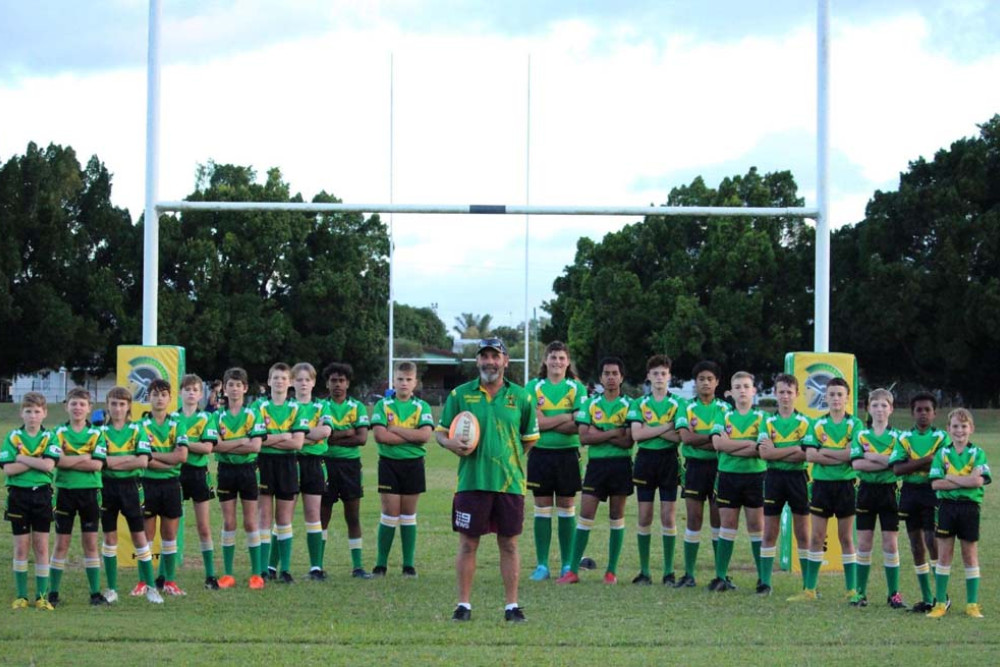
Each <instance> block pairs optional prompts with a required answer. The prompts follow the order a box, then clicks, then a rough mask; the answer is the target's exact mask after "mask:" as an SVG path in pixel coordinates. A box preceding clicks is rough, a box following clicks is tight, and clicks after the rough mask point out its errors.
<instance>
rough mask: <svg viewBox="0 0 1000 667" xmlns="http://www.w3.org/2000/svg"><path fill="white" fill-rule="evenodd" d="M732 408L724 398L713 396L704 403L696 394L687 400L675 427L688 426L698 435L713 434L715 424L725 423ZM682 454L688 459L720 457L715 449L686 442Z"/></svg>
mask: <svg viewBox="0 0 1000 667" xmlns="http://www.w3.org/2000/svg"><path fill="white" fill-rule="evenodd" d="M730 410H732V407H730V405H729V403H726V402H725V401H723V400H720V399H718V398H713V399H712V400H711V401H709V402H708V403H704V402H702V400H701V399H700V398H698V397H697V396H696V397H694V398H692V399H691V400H690V401H685V404H684V410H683V411H681V413H680V415H679V416H678V417H677V421H676V422H674V428H676V429H678V430H679V429H682V428H686V429H687V430H688V431H690V432H691V433H695V434H697V435H705V436H707V435H711V433H712V429H713V428H715V425H716V424H721V423H723V420H724V419H725V418H726V414H728V413H729V411H730ZM681 454H683V455H684V458H686V459H702V460H704V461H712V460H715V459H718V456H717V454H718V452H716V451H715V450H714V449H699V448H697V447H694V446H693V445H686V444H684V445H681Z"/></svg>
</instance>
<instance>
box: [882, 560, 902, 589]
mask: <svg viewBox="0 0 1000 667" xmlns="http://www.w3.org/2000/svg"><path fill="white" fill-rule="evenodd" d="M885 586H886V588H887V589H889V595H895V594H896V593H898V592H899V566H898V565H887V566H886V567H885Z"/></svg>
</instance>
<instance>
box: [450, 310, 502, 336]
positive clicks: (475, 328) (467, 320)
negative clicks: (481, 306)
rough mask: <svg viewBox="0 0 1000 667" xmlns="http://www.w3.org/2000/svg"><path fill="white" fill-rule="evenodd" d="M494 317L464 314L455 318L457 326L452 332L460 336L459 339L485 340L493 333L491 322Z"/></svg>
mask: <svg viewBox="0 0 1000 667" xmlns="http://www.w3.org/2000/svg"><path fill="white" fill-rule="evenodd" d="M492 321H493V316H492V315H473V314H472V313H462V314H461V316H459V317H456V318H455V326H453V327H452V331H454V332H455V333H457V334H458V337H459V338H484V337H486V336H489V335H490V333H491V330H490V322H492Z"/></svg>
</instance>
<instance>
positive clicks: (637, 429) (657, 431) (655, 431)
mask: <svg viewBox="0 0 1000 667" xmlns="http://www.w3.org/2000/svg"><path fill="white" fill-rule="evenodd" d="M631 427H632V428H631V431H632V440H634V441H636V442H640V441H643V442H644V441H646V440H652V439H653V438H659V437H660V436H661V435H663V434H664V433H668V432H670V431H673V430H674V423H673V422H667V423H666V424H658V425H656V426H650V425H649V424H645V423H643V422H632V424H631Z"/></svg>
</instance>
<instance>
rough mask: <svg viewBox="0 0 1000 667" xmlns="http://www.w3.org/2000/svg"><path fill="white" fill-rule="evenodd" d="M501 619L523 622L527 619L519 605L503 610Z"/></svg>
mask: <svg viewBox="0 0 1000 667" xmlns="http://www.w3.org/2000/svg"><path fill="white" fill-rule="evenodd" d="M503 620H505V621H510V622H512V623H524V622H525V621H527V620H528V619H526V618H525V617H524V611H522V610H521V608H520V607H514V608H513V609H505V610H504V612H503Z"/></svg>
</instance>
